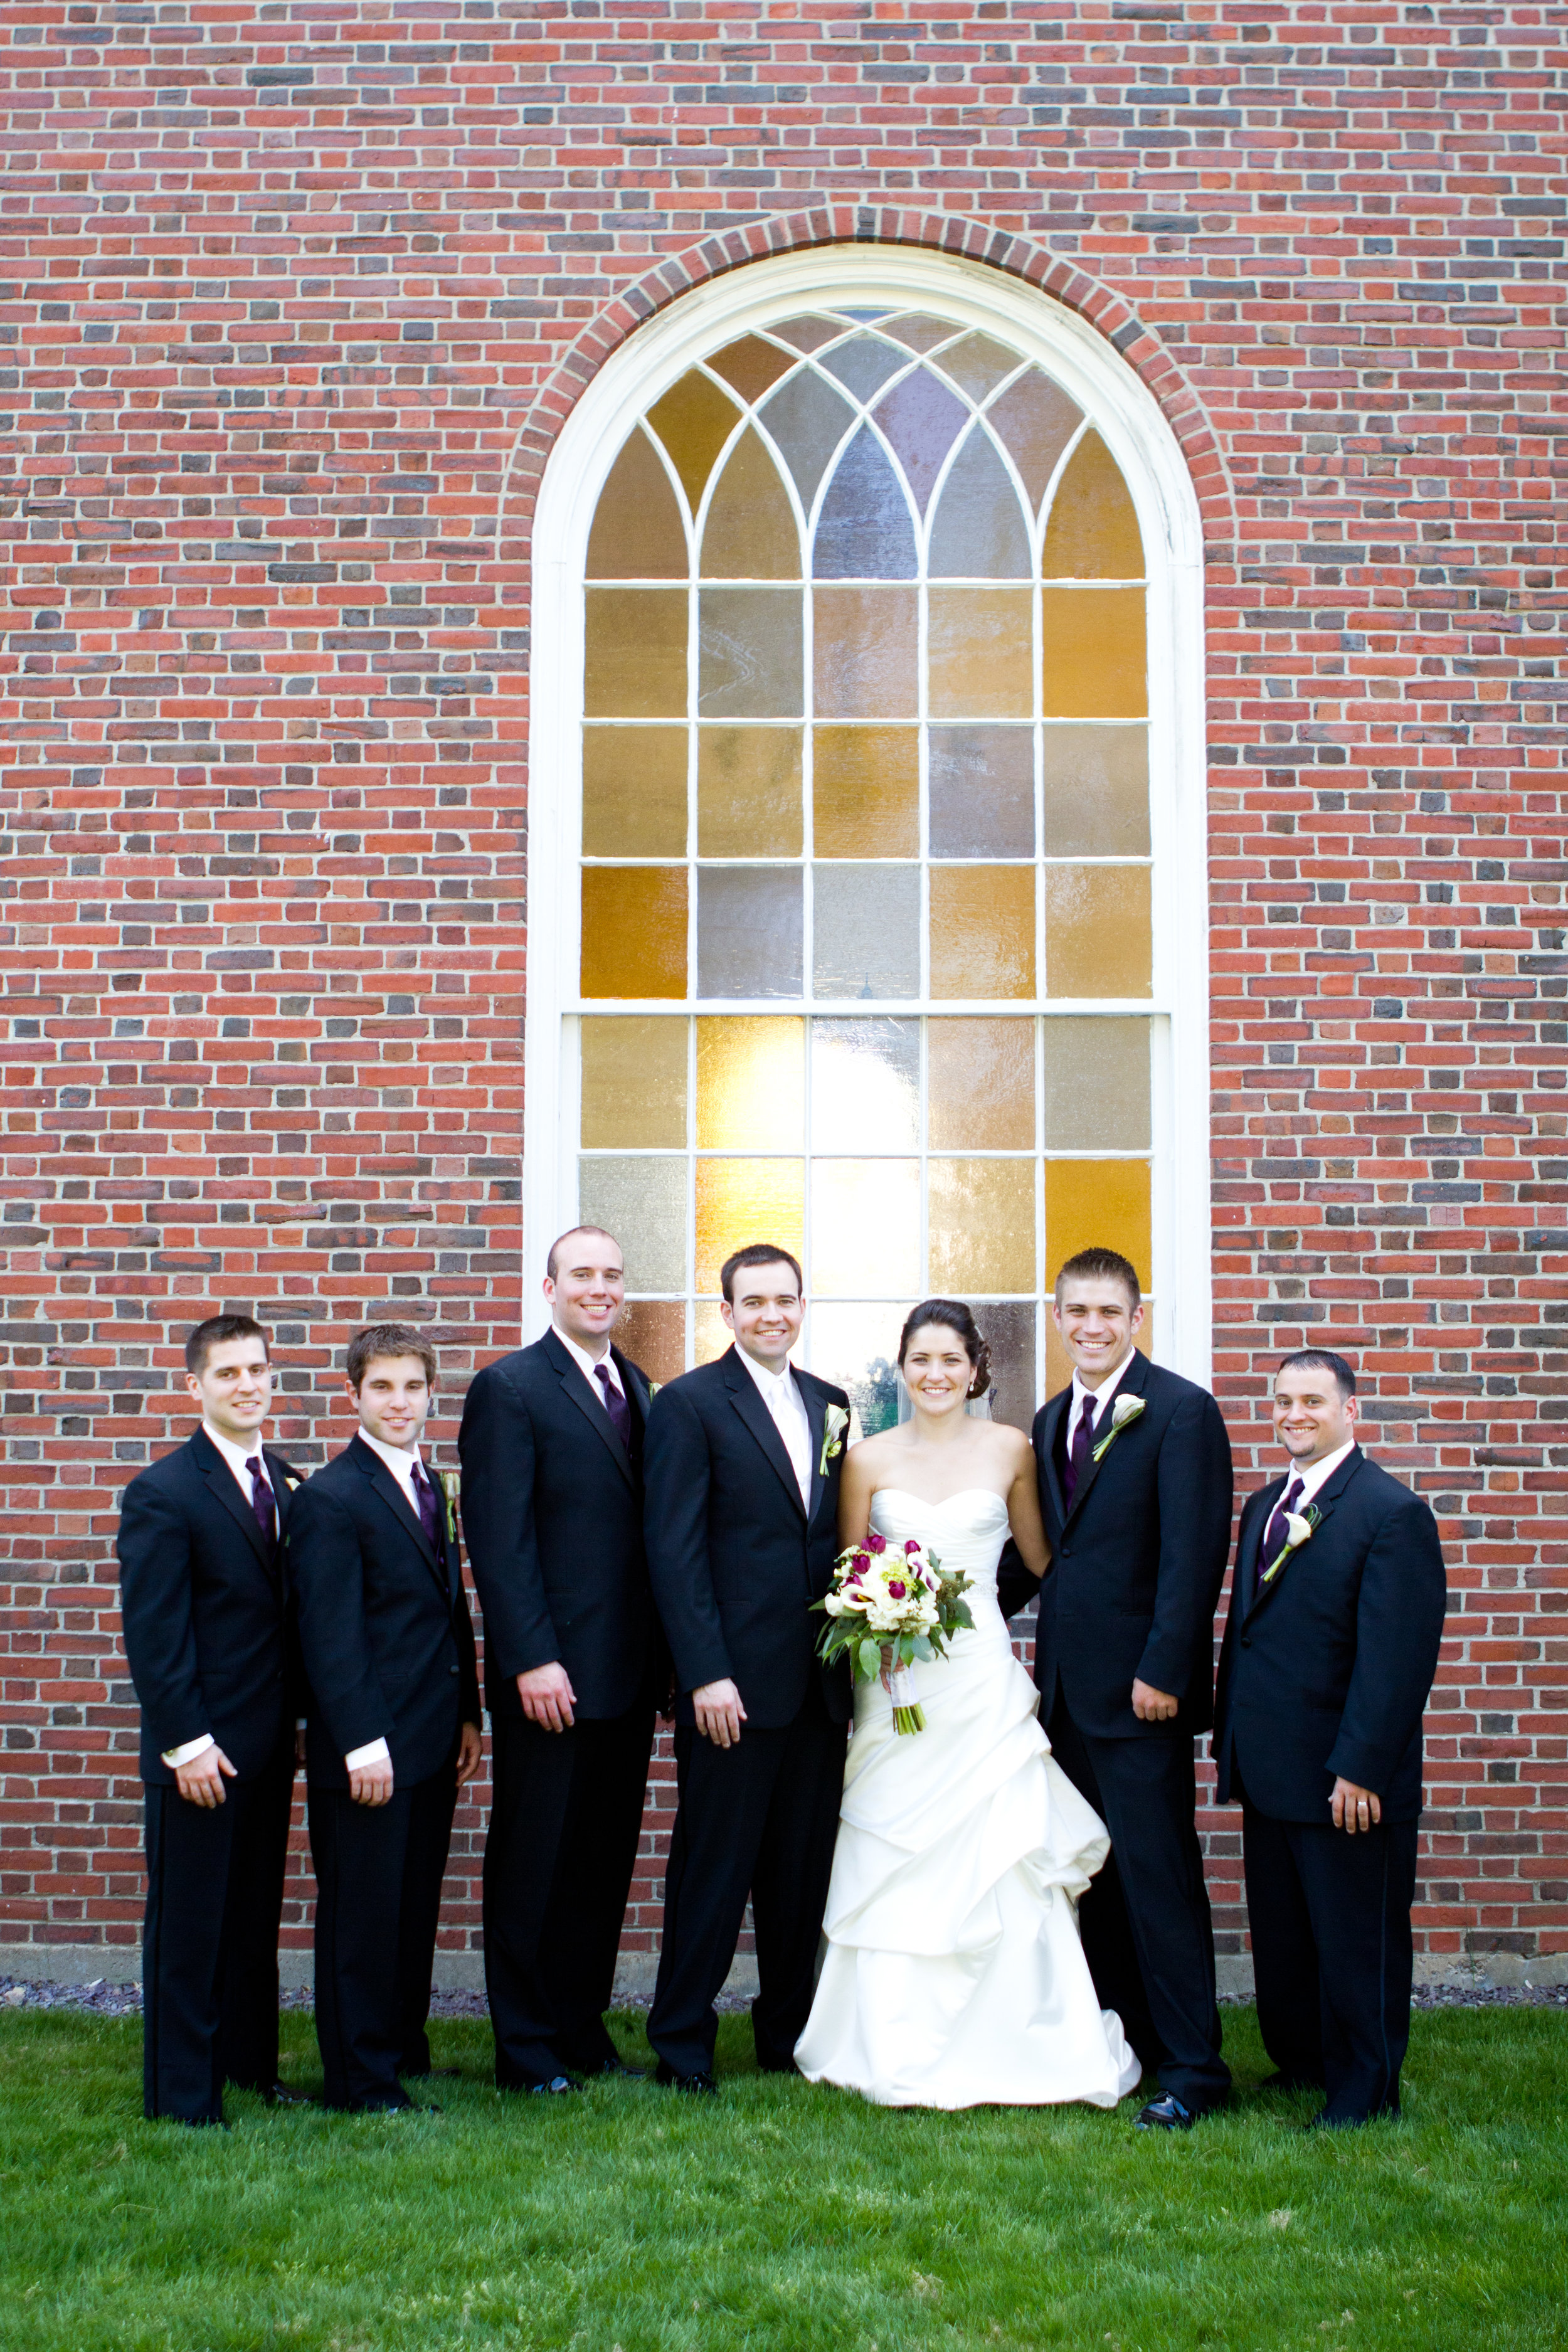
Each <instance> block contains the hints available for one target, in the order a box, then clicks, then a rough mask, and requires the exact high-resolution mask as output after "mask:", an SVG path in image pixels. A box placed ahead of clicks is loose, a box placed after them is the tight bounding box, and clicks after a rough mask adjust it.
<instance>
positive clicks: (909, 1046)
mask: <svg viewBox="0 0 1568 2352" xmlns="http://www.w3.org/2000/svg"><path fill="white" fill-rule="evenodd" d="M920 1094H921V1037H920V1024H919V1022H917V1021H893V1020H889V1019H887V1018H886V1017H884V1018H883V1019H881V1020H879V1021H814V1022H813V1023H812V1024H811V1133H812V1140H813V1147H814V1149H815V1150H817V1151H901V1150H913V1149H914V1147H915V1145H916V1143H917V1142H918V1141H919V1139H920Z"/></svg>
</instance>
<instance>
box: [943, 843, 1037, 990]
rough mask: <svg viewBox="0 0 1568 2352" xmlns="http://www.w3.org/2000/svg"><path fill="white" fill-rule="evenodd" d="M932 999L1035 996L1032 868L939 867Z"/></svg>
mask: <svg viewBox="0 0 1568 2352" xmlns="http://www.w3.org/2000/svg"><path fill="white" fill-rule="evenodd" d="M1034 993H1035V869H1034V867H1033V866H932V867H931V994H932V996H1004V997H1020V996H1033V995H1034Z"/></svg>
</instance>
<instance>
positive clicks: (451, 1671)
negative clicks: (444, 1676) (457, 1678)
mask: <svg viewBox="0 0 1568 2352" xmlns="http://www.w3.org/2000/svg"><path fill="white" fill-rule="evenodd" d="M457 1671H458V1669H457V1667H456V1666H448V1668H447V1673H448V1674H453V1675H455V1674H456V1673H457Z"/></svg>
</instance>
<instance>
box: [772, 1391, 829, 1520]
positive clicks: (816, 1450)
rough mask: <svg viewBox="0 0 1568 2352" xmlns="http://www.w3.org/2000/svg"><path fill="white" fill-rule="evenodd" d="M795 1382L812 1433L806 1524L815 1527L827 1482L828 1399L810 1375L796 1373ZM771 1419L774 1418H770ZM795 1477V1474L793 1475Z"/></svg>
mask: <svg viewBox="0 0 1568 2352" xmlns="http://www.w3.org/2000/svg"><path fill="white" fill-rule="evenodd" d="M795 1386H796V1388H797V1389H799V1391H800V1394H801V1402H802V1403H803V1404H804V1405H805V1419H806V1426H807V1427H808V1429H809V1430H810V1431H811V1500H810V1502H809V1503H808V1505H807V1506H806V1513H805V1524H806V1526H807V1527H808V1528H809V1527H814V1526H815V1525H816V1507H817V1505H818V1503H820V1502H821V1500H822V1490H823V1488H824V1487H825V1486H826V1484H827V1480H826V1477H825V1476H824V1475H823V1470H822V1444H823V1433H824V1430H825V1428H826V1423H827V1399H826V1397H825V1396H823V1395H821V1394H820V1393H819V1391H818V1390H817V1386H816V1381H814V1380H812V1378H811V1377H810V1375H809V1373H801V1372H796V1374H795ZM769 1417H770V1419H771V1418H772V1416H771V1415H770V1416H769ZM792 1475H793V1473H792Z"/></svg>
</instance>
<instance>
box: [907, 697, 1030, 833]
mask: <svg viewBox="0 0 1568 2352" xmlns="http://www.w3.org/2000/svg"><path fill="white" fill-rule="evenodd" d="M1034 854H1035V733H1034V729H1033V728H1032V727H933V728H932V729H931V856H933V857H1032V856H1034Z"/></svg>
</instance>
